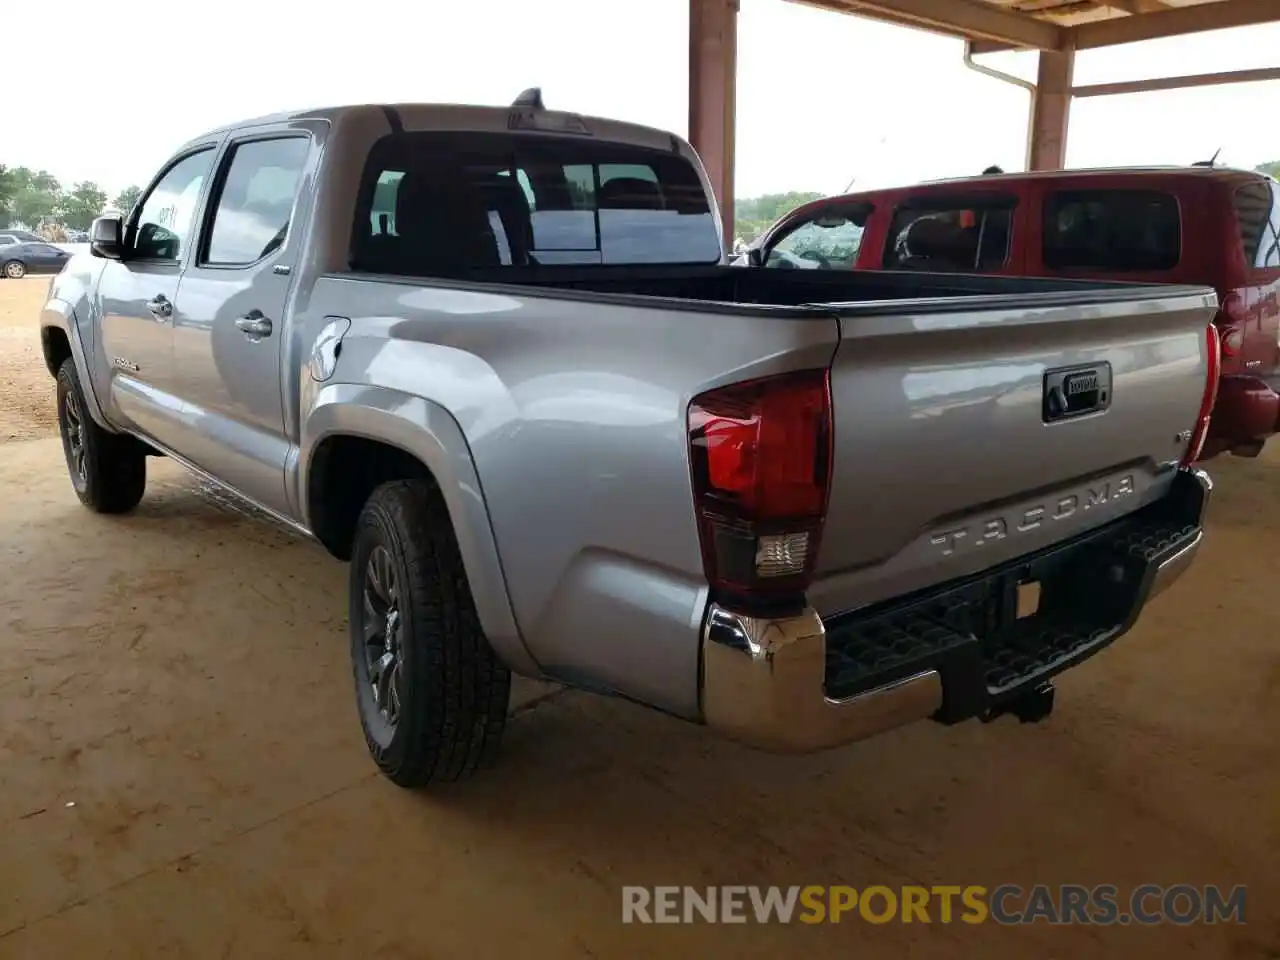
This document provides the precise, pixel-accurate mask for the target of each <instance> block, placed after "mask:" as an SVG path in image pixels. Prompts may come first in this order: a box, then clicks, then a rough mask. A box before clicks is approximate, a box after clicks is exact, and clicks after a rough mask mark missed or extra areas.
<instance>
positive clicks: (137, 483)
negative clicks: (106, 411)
mask: <svg viewBox="0 0 1280 960" xmlns="http://www.w3.org/2000/svg"><path fill="white" fill-rule="evenodd" d="M58 432H59V433H61V434H62V452H63V454H65V456H66V458H67V472H68V473H69V474H70V476H71V485H72V486H73V487H74V488H75V491H76V496H77V497H79V498H80V502H81V503H83V504H84V505H85V506H86V507H88V508H89V509H91V510H93V511H95V512H96V513H127V512H128V511H130V510H132V509H133V508H134V507H136V506H137V505H138V501H139V500H141V499H142V493H143V491H144V490H145V489H146V486H147V458H146V455H145V453H144V448H143V446H142V445H141V444H140V443H138V442H137V441H136V440H134V439H133V437H128V436H123V435H121V434H115V433H108V432H107V431H106V430H103V429H102V428H101V427H100V426H98V425H97V424H96V423H94V422H93V419H92V418H91V417H90V416H89V415H88V412H87V411H86V409H85V401H84V391H83V390H81V388H80V377H79V374H78V373H77V372H76V363H75V360H73V359H71V358H70V357H68V358H67V359H66V360H64V361H63V363H62V367H61V368H60V369H59V370H58Z"/></svg>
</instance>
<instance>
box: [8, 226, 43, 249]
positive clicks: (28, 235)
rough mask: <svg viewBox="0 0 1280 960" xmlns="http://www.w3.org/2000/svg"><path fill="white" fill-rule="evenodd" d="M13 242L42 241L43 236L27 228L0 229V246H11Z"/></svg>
mask: <svg viewBox="0 0 1280 960" xmlns="http://www.w3.org/2000/svg"><path fill="white" fill-rule="evenodd" d="M15 243H44V237H41V236H39V235H38V234H34V233H32V232H31V231H29V230H10V229H8V228H7V227H6V228H5V229H4V230H0V247H11V246H13V245H14V244H15Z"/></svg>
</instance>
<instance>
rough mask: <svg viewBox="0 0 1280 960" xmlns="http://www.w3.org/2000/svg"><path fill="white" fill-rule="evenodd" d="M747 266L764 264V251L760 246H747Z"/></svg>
mask: <svg viewBox="0 0 1280 960" xmlns="http://www.w3.org/2000/svg"><path fill="white" fill-rule="evenodd" d="M747 266H749V267H761V266H764V251H763V250H762V249H761V248H760V247H747Z"/></svg>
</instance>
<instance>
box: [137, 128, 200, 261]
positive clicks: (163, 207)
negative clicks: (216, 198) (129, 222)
mask: <svg viewBox="0 0 1280 960" xmlns="http://www.w3.org/2000/svg"><path fill="white" fill-rule="evenodd" d="M212 165H213V149H212V148H206V149H204V150H200V151H198V152H196V153H192V154H189V155H187V156H185V157H183V158H182V159H181V160H179V161H178V162H177V163H175V164H174V165H173V166H172V167H170V168H169V170H168V172H166V173H165V175H164V176H163V177H161V178H160V182H159V183H157V184H156V185H155V187H153V188H152V190H151V192H150V193H149V194H147V197H146V199H145V200H144V201H143V202H142V205H141V208H140V209H139V211H138V218H137V221H136V224H135V227H134V229H135V231H136V233H135V238H136V239H135V240H134V242H133V256H134V257H135V258H136V259H140V260H177V259H179V258H180V257H181V256H182V252H183V251H184V250H185V249H186V247H187V238H188V237H189V236H190V234H191V227H192V223H193V222H194V220H195V215H196V204H198V203H199V202H200V191H201V189H202V188H203V186H204V181H205V177H207V176H208V175H209V168H210V167H211V166H212Z"/></svg>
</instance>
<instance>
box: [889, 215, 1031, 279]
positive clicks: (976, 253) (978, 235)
mask: <svg viewBox="0 0 1280 960" xmlns="http://www.w3.org/2000/svg"><path fill="white" fill-rule="evenodd" d="M1015 204H1016V201H1015V200H1014V198H1013V197H1004V196H1001V197H990V196H987V197H963V196H956V197H929V199H928V201H922V200H909V201H907V202H906V203H904V204H903V205H902V206H900V207H899V208H898V209H897V210H896V211H895V212H894V214H893V223H892V224H891V225H890V227H889V242H888V245H887V246H886V248H885V252H884V266H885V269H886V270H941V271H948V272H960V273H981V272H982V271H984V270H993V269H995V268H997V267H1001V266H1004V264H1005V263H1006V262H1007V261H1008V259H1009V234H1010V233H1011V231H1012V227H1013V209H1014V206H1015Z"/></svg>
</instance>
